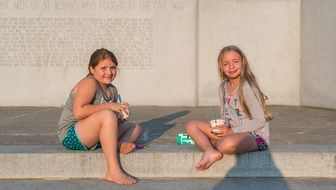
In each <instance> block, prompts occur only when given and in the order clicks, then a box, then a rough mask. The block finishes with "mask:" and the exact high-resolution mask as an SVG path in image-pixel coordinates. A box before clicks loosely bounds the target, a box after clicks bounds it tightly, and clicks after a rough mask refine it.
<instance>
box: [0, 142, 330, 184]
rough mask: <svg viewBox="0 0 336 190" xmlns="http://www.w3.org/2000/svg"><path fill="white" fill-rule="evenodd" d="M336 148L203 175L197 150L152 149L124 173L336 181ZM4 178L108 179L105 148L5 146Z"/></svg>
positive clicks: (295, 152) (217, 167) (299, 151)
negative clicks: (196, 167)
mask: <svg viewBox="0 0 336 190" xmlns="http://www.w3.org/2000/svg"><path fill="white" fill-rule="evenodd" d="M335 156H336V149H335V146H332V145H330V146H328V145H322V146H318V145H316V146H311V145H290V146H275V147H272V148H271V151H264V152H251V153H245V154H241V155H224V157H223V158H222V159H221V160H219V161H217V162H215V163H214V164H213V165H212V166H211V167H210V168H209V169H207V170H205V171H202V172H199V171H197V170H196V169H195V164H196V163H197V162H198V161H199V160H200V158H201V157H202V152H200V151H199V150H198V149H197V148H196V147H195V146H179V145H151V147H149V148H148V149H144V150H138V151H136V152H133V153H131V154H127V155H122V154H121V155H120V162H121V165H122V167H123V169H124V170H125V171H126V172H128V173H129V174H131V175H133V176H136V177H139V178H143V177H150V178H158V177H160V178H162V177H190V178H193V177H325V178H335V177H336V169H335V162H334V158H335ZM0 166H1V167H0V168H1V170H0V179H23V178H25V179H27V178H29V179H32V178H35V179H36V178H54V179H60V178H61V179H63V178H97V177H98V178H103V177H104V176H105V172H106V164H105V160H104V156H103V154H102V152H101V150H95V151H93V152H80V151H68V150H65V149H64V148H62V147H61V146H58V145H44V146H43V145H31V146H0Z"/></svg>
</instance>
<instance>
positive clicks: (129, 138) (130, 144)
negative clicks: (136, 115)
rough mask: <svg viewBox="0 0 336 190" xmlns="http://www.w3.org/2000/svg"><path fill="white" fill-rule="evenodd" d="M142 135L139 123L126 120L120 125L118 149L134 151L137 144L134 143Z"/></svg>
mask: <svg viewBox="0 0 336 190" xmlns="http://www.w3.org/2000/svg"><path fill="white" fill-rule="evenodd" d="M140 135H141V127H140V125H138V124H134V123H131V122H125V123H123V124H121V125H120V126H119V133H118V136H119V142H118V151H119V152H121V153H124V154H127V153H129V152H132V151H133V150H134V148H135V147H136V145H135V144H134V143H135V142H136V141H137V140H138V138H139V137H140Z"/></svg>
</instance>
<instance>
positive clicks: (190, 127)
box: [184, 121, 197, 132]
mask: <svg viewBox="0 0 336 190" xmlns="http://www.w3.org/2000/svg"><path fill="white" fill-rule="evenodd" d="M196 126H197V125H196V122H195V121H188V123H187V124H186V125H185V126H184V127H185V129H186V130H187V132H190V131H192V130H193V129H194V128H195V127H196Z"/></svg>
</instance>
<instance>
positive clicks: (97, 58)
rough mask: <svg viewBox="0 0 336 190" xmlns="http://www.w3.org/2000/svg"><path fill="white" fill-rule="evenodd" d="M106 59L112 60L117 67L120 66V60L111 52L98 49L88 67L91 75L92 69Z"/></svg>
mask: <svg viewBox="0 0 336 190" xmlns="http://www.w3.org/2000/svg"><path fill="white" fill-rule="evenodd" d="M105 59H111V61H112V62H113V63H115V64H116V66H118V60H117V58H116V56H115V55H114V54H113V53H112V52H111V51H109V50H107V49H104V48H101V49H97V50H96V51H94V52H93V53H92V55H91V57H90V62H89V65H88V69H89V74H91V71H90V67H92V68H93V69H94V68H95V67H96V66H97V65H98V64H99V63H100V62H101V61H103V60H105Z"/></svg>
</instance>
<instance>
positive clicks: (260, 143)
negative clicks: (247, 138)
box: [250, 132, 268, 151]
mask: <svg viewBox="0 0 336 190" xmlns="http://www.w3.org/2000/svg"><path fill="white" fill-rule="evenodd" d="M250 134H251V136H252V137H253V138H254V140H255V141H256V143H257V145H258V150H259V151H265V150H267V149H268V145H267V142H266V141H265V139H263V138H262V137H261V136H260V135H259V134H258V133H256V132H251V133H250Z"/></svg>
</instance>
